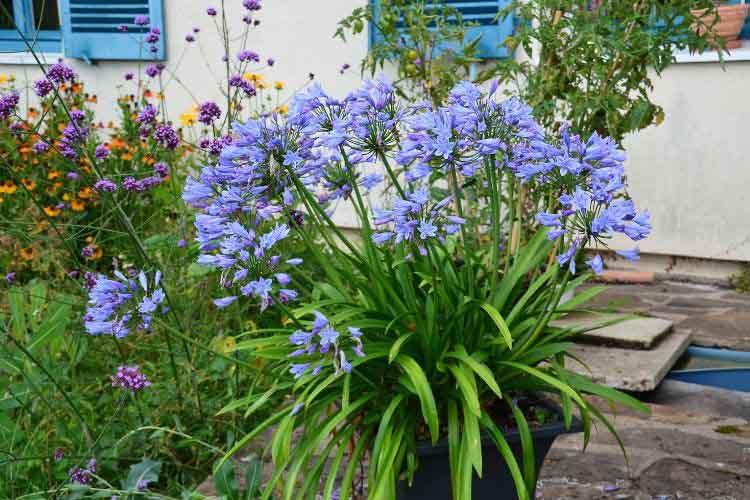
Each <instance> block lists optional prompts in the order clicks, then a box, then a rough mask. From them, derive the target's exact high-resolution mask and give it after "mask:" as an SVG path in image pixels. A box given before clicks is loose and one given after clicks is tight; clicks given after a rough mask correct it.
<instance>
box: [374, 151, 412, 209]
mask: <svg viewBox="0 0 750 500" xmlns="http://www.w3.org/2000/svg"><path fill="white" fill-rule="evenodd" d="M378 156H379V157H380V161H382V162H383V165H384V166H385V171H386V172H388V177H390V178H391V182H393V185H394V186H395V187H396V191H398V194H399V196H401V198H406V192H405V191H404V188H402V187H401V183H399V182H398V176H396V173H395V172H394V171H393V169H392V168H391V164H390V163H389V162H388V159H387V158H386V156H385V154H384V153H382V152H378Z"/></svg>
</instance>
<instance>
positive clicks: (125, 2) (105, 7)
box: [60, 0, 166, 61]
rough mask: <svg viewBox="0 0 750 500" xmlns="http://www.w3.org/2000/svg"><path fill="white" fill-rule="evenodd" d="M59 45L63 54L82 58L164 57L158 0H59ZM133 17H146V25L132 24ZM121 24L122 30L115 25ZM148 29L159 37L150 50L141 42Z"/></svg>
mask: <svg viewBox="0 0 750 500" xmlns="http://www.w3.org/2000/svg"><path fill="white" fill-rule="evenodd" d="M60 9H61V12H60V15H61V17H62V24H63V26H62V28H63V47H64V49H65V55H66V56H67V57H74V58H78V59H84V60H87V61H89V60H91V61H95V60H107V59H108V60H113V59H116V60H163V59H164V58H165V49H164V38H165V36H166V34H165V32H164V12H163V8H162V0H60ZM136 16H148V18H149V25H148V26H145V27H144V26H136V25H135V24H134V23H133V21H134V19H135V17H136ZM120 25H125V26H127V27H128V30H127V31H126V32H121V31H119V29H118V27H119V26H120ZM148 28H159V29H160V30H161V37H160V40H159V42H158V43H157V44H156V47H157V49H158V51H157V52H156V53H152V52H150V51H149V50H148V47H147V45H146V44H145V43H144V42H143V36H144V33H146V32H147V31H148Z"/></svg>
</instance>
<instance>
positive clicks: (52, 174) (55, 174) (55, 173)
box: [47, 170, 60, 181]
mask: <svg viewBox="0 0 750 500" xmlns="http://www.w3.org/2000/svg"><path fill="white" fill-rule="evenodd" d="M58 177H60V172H58V171H57V170H53V171H52V172H50V173H48V174H47V179H49V180H51V181H53V180H55V179H57V178H58Z"/></svg>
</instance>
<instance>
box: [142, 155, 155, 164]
mask: <svg viewBox="0 0 750 500" xmlns="http://www.w3.org/2000/svg"><path fill="white" fill-rule="evenodd" d="M143 163H144V164H146V165H153V164H154V163H156V160H155V159H153V158H152V157H151V156H148V155H146V156H144V157H143Z"/></svg>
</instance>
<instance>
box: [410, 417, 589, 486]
mask: <svg viewBox="0 0 750 500" xmlns="http://www.w3.org/2000/svg"><path fill="white" fill-rule="evenodd" d="M557 413H558V414H559V410H558V411H557ZM581 429H582V427H581V424H580V422H579V421H578V420H574V421H573V424H572V425H571V427H570V430H566V429H565V424H564V423H563V422H556V423H552V424H547V425H542V426H539V427H536V428H535V429H533V430H532V432H531V434H532V437H533V438H534V458H535V460H536V472H537V476H538V475H539V471H540V469H541V468H542V462H544V458H545V457H546V456H547V453H548V452H549V449H550V448H551V447H552V443H553V442H554V441H555V438H557V436H559V435H560V434H567V433H572V432H580V431H581ZM503 436H504V437H505V439H506V440H507V441H508V445H510V448H511V449H512V450H513V454H514V455H515V457H516V461H517V462H518V464H519V466H521V464H522V463H523V462H522V456H523V455H522V452H521V437H520V435H519V434H518V432H516V431H513V432H508V433H505V434H503ZM417 456H418V457H419V467H418V468H417V471H416V472H415V473H414V481H413V482H412V485H411V487H409V486H408V484H407V483H406V481H401V482H400V483H399V490H398V495H397V496H398V499H399V500H427V499H429V500H451V496H452V493H451V492H452V490H451V471H450V462H449V460H448V441H447V440H442V441H439V442H438V444H437V445H436V446H432V444H431V443H429V442H424V443H419V444H417ZM471 491H472V498H473V499H476V500H497V499H503V500H513V499H517V498H518V494H517V492H516V486H515V483H514V482H513V478H512V477H511V475H510V471H509V470H508V466H507V465H506V464H505V460H504V459H503V457H502V455H501V454H500V452H499V451H498V450H497V447H496V446H495V443H494V442H493V441H492V439H491V438H490V437H489V436H482V477H481V478H480V477H478V476H477V475H476V473H474V474H473V475H472V490H471ZM529 493H530V494H529V498H534V492H533V491H532V492H529Z"/></svg>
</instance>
